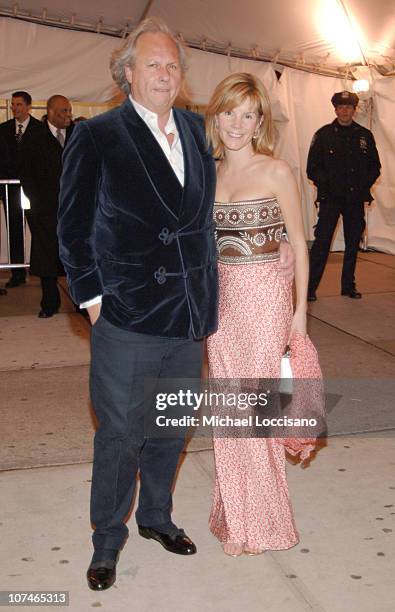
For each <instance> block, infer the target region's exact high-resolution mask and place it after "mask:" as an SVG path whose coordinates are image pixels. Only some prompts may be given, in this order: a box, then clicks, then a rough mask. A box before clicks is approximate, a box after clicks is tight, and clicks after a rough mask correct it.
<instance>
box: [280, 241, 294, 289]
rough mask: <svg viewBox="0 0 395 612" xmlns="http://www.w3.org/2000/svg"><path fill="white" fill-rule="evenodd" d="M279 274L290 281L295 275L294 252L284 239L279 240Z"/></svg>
mask: <svg viewBox="0 0 395 612" xmlns="http://www.w3.org/2000/svg"><path fill="white" fill-rule="evenodd" d="M279 275H280V276H281V277H282V278H284V279H285V280H288V281H291V280H293V278H294V276H295V253H294V251H293V248H292V247H291V245H290V244H289V242H287V241H286V240H281V242H280V270H279Z"/></svg>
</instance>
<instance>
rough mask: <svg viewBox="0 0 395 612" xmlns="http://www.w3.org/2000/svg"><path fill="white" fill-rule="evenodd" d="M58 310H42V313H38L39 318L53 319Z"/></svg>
mask: <svg viewBox="0 0 395 612" xmlns="http://www.w3.org/2000/svg"><path fill="white" fill-rule="evenodd" d="M57 312H58V311H57V310H53V311H49V310H43V309H41V310H40V312H39V313H38V318H39V319H49V318H50V317H53V316H54V314H57Z"/></svg>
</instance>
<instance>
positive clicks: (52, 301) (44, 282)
mask: <svg viewBox="0 0 395 612" xmlns="http://www.w3.org/2000/svg"><path fill="white" fill-rule="evenodd" d="M57 280H58V279H57V278H56V276H40V281H41V291H42V298H41V308H42V309H43V310H45V312H48V313H54V312H56V311H57V310H58V309H59V306H60V293H59V289H58V284H57Z"/></svg>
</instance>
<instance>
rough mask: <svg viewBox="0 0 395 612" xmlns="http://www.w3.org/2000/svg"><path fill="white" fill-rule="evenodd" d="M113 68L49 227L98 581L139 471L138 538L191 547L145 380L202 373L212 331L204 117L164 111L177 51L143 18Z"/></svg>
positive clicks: (179, 549)
mask: <svg viewBox="0 0 395 612" xmlns="http://www.w3.org/2000/svg"><path fill="white" fill-rule="evenodd" d="M112 71H113V76H114V78H115V79H116V80H117V82H118V83H119V84H121V86H122V88H123V89H124V91H125V92H126V93H127V94H130V96H129V97H128V98H127V99H126V100H125V102H124V103H123V104H122V106H121V107H119V108H116V109H114V110H112V111H109V112H108V113H105V114H103V115H99V116H98V117H95V118H94V119H91V120H88V121H83V122H81V123H79V124H78V125H77V126H76V128H75V130H74V134H73V136H72V138H71V140H70V142H69V144H68V146H67V148H66V150H65V153H64V158H63V162H64V166H63V175H62V181H61V194H60V209H59V227H58V234H59V243H60V255H61V258H62V261H63V264H64V267H65V270H66V272H67V276H68V281H69V288H70V293H71V295H72V297H73V299H74V301H75V302H76V303H79V304H80V305H82V306H87V307H88V312H89V315H90V317H91V321H92V323H93V329H92V362H91V395H92V400H93V405H94V409H95V413H96V416H97V419H98V422H99V426H98V429H97V431H96V435H95V445H94V447H95V452H94V465H93V477H92V497H91V519H92V523H93V525H94V527H95V531H94V535H93V544H94V549H95V550H94V555H93V558H92V562H91V565H90V567H89V570H88V584H89V586H90V587H91V588H92V589H95V590H103V589H106V588H109V587H110V586H111V585H112V584H113V583H114V581H115V565H116V561H117V556H118V552H119V550H120V549H121V548H122V546H123V545H124V542H125V540H126V538H127V534H128V529H127V527H126V525H125V523H124V520H125V518H126V516H127V514H128V512H129V509H130V504H131V501H132V497H133V493H134V489H135V484H136V476H137V472H138V471H140V482H141V489H140V496H139V505H138V509H137V512H136V518H137V522H138V526H139V533H140V535H141V536H143V537H145V538H152V539H155V540H157V541H158V542H160V543H161V544H162V545H163V546H164V547H165V548H166V550H168V551H170V552H173V553H177V554H182V555H190V554H193V553H195V552H196V547H195V545H194V543H193V542H192V541H191V540H190V539H189V538H188V537H187V536H186V535H185V533H184V531H183V530H182V529H179V528H178V527H176V525H175V524H174V523H173V522H172V521H171V514H170V513H171V505H172V502H171V487H172V483H173V478H174V475H175V471H176V467H177V463H178V459H179V455H180V453H181V451H182V448H183V445H184V440H183V436H182V435H178V436H177V433H176V434H175V435H174V437H171V438H169V437H168V438H166V437H163V438H160V439H156V438H147V439H145V437H144V422H143V420H144V415H143V408H144V378H145V377H152V378H154V377H158V378H159V377H178V376H183V377H189V378H198V377H200V370H201V358H202V349H203V341H202V338H203V337H204V336H206V335H207V334H210V333H212V332H213V331H215V329H216V326H217V267H216V249H215V243H214V228H213V222H212V205H213V201H214V192H215V165H214V161H213V159H212V157H211V155H210V153H209V152H208V151H207V147H206V143H205V134H204V125H203V120H202V118H201V117H199V116H198V115H195V114H192V113H188V112H186V111H181V110H177V109H173V108H172V104H173V102H174V100H175V98H176V96H177V93H178V91H179V88H180V85H181V80H182V75H183V71H184V51H183V49H182V47H181V45H180V43H179V42H178V41H177V40H176V39H175V38H174V37H173V35H172V34H171V33H170V32H169V30H168V28H167V27H166V26H165V24H164V23H163V22H160V21H156V20H153V19H149V20H147V21H145V22H142V24H140V25H139V26H138V28H137V29H136V30H135V32H134V33H132V35H131V36H130V37H129V39H128V40H127V41H126V43H125V45H124V47H123V48H122V49H121V50H120V51H119V53H117V54H115V56H114V58H113V62H112ZM99 314H100V316H99Z"/></svg>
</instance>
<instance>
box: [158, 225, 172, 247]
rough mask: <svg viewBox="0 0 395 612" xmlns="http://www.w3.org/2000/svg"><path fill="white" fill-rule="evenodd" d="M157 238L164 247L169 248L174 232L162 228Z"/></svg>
mask: <svg viewBox="0 0 395 612" xmlns="http://www.w3.org/2000/svg"><path fill="white" fill-rule="evenodd" d="M158 238H159V240H160V241H161V242H163V244H164V245H165V246H169V244H171V243H172V242H173V240H174V232H170V231H169V228H168V227H163V228H162V229H161V231H160V233H159V234H158Z"/></svg>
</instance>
